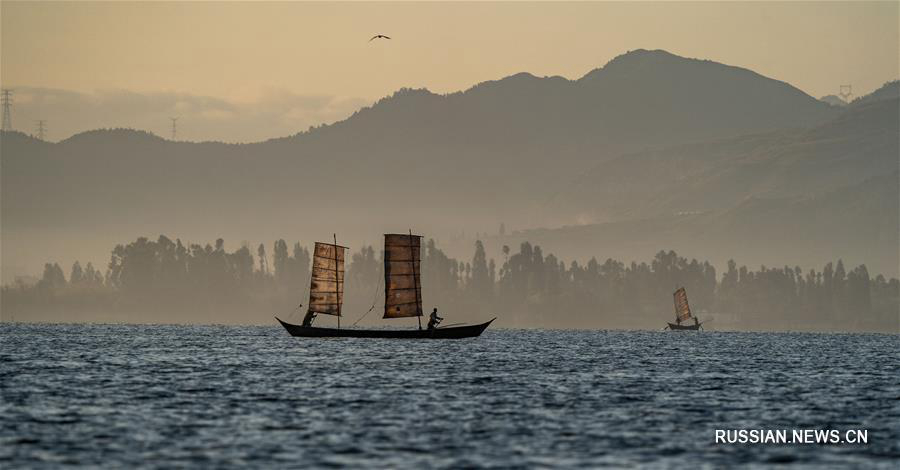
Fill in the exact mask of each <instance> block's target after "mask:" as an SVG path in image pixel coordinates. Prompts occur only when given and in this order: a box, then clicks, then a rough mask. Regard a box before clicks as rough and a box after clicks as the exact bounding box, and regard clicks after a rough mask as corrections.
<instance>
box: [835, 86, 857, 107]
mask: <svg viewBox="0 0 900 470" xmlns="http://www.w3.org/2000/svg"><path fill="white" fill-rule="evenodd" d="M838 96H840V97H841V99H842V100H844V101H846V102H848V103H849V102H850V97H851V96H853V85H841V91H840V92H838Z"/></svg>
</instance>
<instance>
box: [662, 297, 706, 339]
mask: <svg viewBox="0 0 900 470" xmlns="http://www.w3.org/2000/svg"><path fill="white" fill-rule="evenodd" d="M673 296H674V297H675V323H669V326H667V327H666V328H668V329H670V330H699V329H700V325H701V324H700V321H699V320H697V317H695V316H693V315H692V314H691V306H690V305H689V304H688V299H687V291H685V290H684V287H679V288H678V290H676V291H675V293H674V294H673ZM690 318H693V319H694V324H692V325H688V324H682V322H684V321H687V320H688V319H690Z"/></svg>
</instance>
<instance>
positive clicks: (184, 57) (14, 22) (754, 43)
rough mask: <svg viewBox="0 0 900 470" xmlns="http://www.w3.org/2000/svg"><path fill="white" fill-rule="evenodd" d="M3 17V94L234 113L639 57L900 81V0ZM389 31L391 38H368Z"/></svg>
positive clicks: (131, 11) (831, 88) (10, 8)
mask: <svg viewBox="0 0 900 470" xmlns="http://www.w3.org/2000/svg"><path fill="white" fill-rule="evenodd" d="M0 15H2V30H0V33H2V34H0V39H2V44H0V59H2V60H0V66H2V68H0V81H2V84H3V86H5V87H10V86H11V87H46V88H54V89H63V90H73V91H79V92H89V93H93V92H97V91H98V90H128V91H131V92H137V93H157V92H170V93H184V94H191V95H199V96H205V97H215V98H220V99H223V100H227V101H229V102H231V103H255V102H257V101H259V100H260V99H262V97H271V96H272V95H273V94H276V95H277V94H278V93H291V94H295V95H298V96H319V97H322V96H325V97H339V98H341V99H361V100H363V102H371V101H373V100H376V99H378V98H380V97H382V96H385V95H388V94H390V93H392V92H393V91H394V90H396V89H398V88H401V87H404V86H406V87H426V88H428V89H430V90H432V91H435V92H451V91H457V90H461V89H466V88H468V87H470V86H472V85H474V84H476V83H478V82H481V81H484V80H490V79H497V78H501V77H503V76H507V75H511V74H514V73H517V72H522V71H527V72H531V73H533V74H535V75H539V76H542V75H562V76H564V77H567V78H572V79H574V78H578V77H580V76H582V75H584V74H585V73H587V72H588V71H590V70H592V69H594V68H597V67H600V66H602V65H603V64H605V63H606V62H607V61H609V60H610V59H612V58H613V57H615V56H616V55H619V54H622V53H624V52H626V51H628V50H632V49H638V48H646V49H665V50H668V51H670V52H672V53H675V54H678V55H683V56H687V57H697V58H703V59H711V60H715V61H719V62H723V63H727V64H730V65H737V66H742V67H746V68H750V69H752V70H754V71H756V72H759V73H761V74H763V75H766V76H769V77H772V78H776V79H779V80H784V81H787V82H789V83H791V84H793V85H795V86H797V87H799V88H800V89H802V90H804V91H806V92H807V93H809V94H811V95H813V96H816V97H819V96H822V95H825V94H831V93H835V92H837V90H838V86H839V85H840V84H842V83H852V84H853V87H854V91H858V93H857V94H861V93H868V92H870V91H872V90H873V89H875V88H877V87H879V86H880V85H881V84H883V83H884V82H885V81H888V80H893V79H896V78H897V77H898V75H900V72H898V67H900V66H898V55H900V54H898V48H900V46H898V41H900V37H898V2H882V3H863V2H837V3H836V2H830V3H810V2H776V3H732V2H715V3H710V2H701V3H687V2H667V3H648V2H643V3H559V2H546V3H379V2H372V3H261V2H244V3H224V2H206V3H124V2H111V3H84V2H74V3H35V2H26V3H18V2H9V1H3V2H2V3H0ZM377 33H381V34H386V35H389V36H391V37H393V39H392V40H391V41H374V42H371V43H370V42H368V39H369V38H370V37H371V36H372V35H374V34H377ZM349 103H353V104H352V105H350V104H348V105H347V107H352V106H356V105H358V103H359V102H358V101H351V102H349ZM300 112H301V113H302V111H300ZM345 112H346V110H344V109H343V108H340V110H339V111H335V113H337V114H341V113H345ZM321 116H322V117H321V119H326V120H327V119H330V118H329V117H328V115H327V113H326V114H323V115H321ZM310 119H313V120H314V119H319V117H316V118H310Z"/></svg>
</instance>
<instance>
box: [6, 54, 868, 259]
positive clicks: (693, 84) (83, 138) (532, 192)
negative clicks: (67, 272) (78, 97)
mask: <svg viewBox="0 0 900 470" xmlns="http://www.w3.org/2000/svg"><path fill="white" fill-rule="evenodd" d="M840 112H841V110H840V109H837V108H835V107H833V106H830V105H828V104H826V103H823V102H821V101H819V100H817V99H815V98H813V97H811V96H808V95H806V94H805V93H803V92H801V91H800V90H798V89H796V88H794V87H792V86H791V85H789V84H786V83H784V82H780V81H777V80H773V79H770V78H766V77H763V76H761V75H759V74H757V73H754V72H752V71H750V70H746V69H742V68H739V67H731V66H727V65H723V64H718V63H715V62H711V61H703V60H696V59H687V58H683V57H678V56H675V55H672V54H669V53H667V52H664V51H646V50H638V51H633V52H629V53H627V54H624V55H622V56H619V57H617V58H615V59H614V60H612V61H610V62H609V63H608V64H607V65H605V66H604V67H602V68H599V69H596V70H594V71H591V72H590V73H588V74H586V75H585V76H584V77H582V78H581V79H578V80H567V79H564V78H560V77H546V78H539V77H535V76H532V75H529V74H524V73H523V74H517V75H513V76H510V77H506V78H504V79H501V80H497V81H491V82H485V83H482V84H479V85H477V86H475V87H473V88H471V89H469V90H466V91H464V92H459V93H452V94H448V95H436V94H433V93H430V92H428V91H427V90H401V91H399V92H397V93H395V94H394V95H392V96H390V97H387V98H384V99H382V100H381V101H379V102H378V103H376V104H375V105H373V106H372V107H369V108H364V109H362V110H360V111H359V112H357V113H355V114H354V115H353V116H351V117H350V118H348V119H347V120H345V121H342V122H338V123H336V124H333V125H329V126H321V127H317V128H314V129H310V130H309V131H307V132H303V133H299V134H297V135H294V136H291V137H286V138H281V139H274V140H270V141H266V142H260V143H254V144H244V145H226V144H221V143H190V142H171V141H167V140H164V139H160V138H158V137H155V136H153V135H150V134H147V133H144V132H139V131H129V130H99V131H92V132H87V133H83V134H79V135H76V136H73V137H72V138H70V139H67V140H65V141H62V142H59V143H55V144H50V143H44V142H38V141H36V140H34V139H31V138H27V137H25V136H22V135H19V134H4V135H3V138H2V141H0V151H2V172H0V176H2V214H3V216H2V217H3V224H2V225H3V228H2V230H3V241H4V243H3V250H4V253H3V254H4V268H5V269H6V267H7V266H10V265H31V264H35V262H36V261H42V260H44V259H46V258H48V257H50V258H58V257H61V256H62V255H61V253H82V254H75V255H77V256H80V257H82V258H84V257H85V255H84V254H83V253H86V252H93V251H91V250H93V249H94V248H93V247H94V246H96V248H97V251H99V250H101V249H102V250H104V251H105V250H106V249H107V248H108V246H110V245H111V244H112V243H114V242H119V241H121V240H122V239H123V238H125V239H128V238H133V237H134V236H137V235H143V234H148V233H151V234H152V233H160V232H166V233H178V234H183V235H184V236H186V237H187V236H190V237H193V238H196V239H210V238H214V237H216V236H224V237H225V238H226V239H227V240H232V241H233V242H238V241H240V240H258V239H271V238H272V237H275V236H295V237H297V238H304V239H306V238H321V237H323V236H327V235H330V234H331V233H332V232H334V231H337V232H339V233H344V234H348V235H345V237H348V238H350V240H349V241H350V242H353V241H363V240H365V241H369V240H372V239H373V238H375V237H377V235H378V234H379V233H381V232H382V231H383V230H397V229H398V227H400V229H404V228H407V227H410V226H412V227H414V228H416V229H417V230H419V231H422V232H430V233H457V232H459V231H460V230H468V231H469V232H470V233H471V232H473V231H476V230H480V231H484V230H495V229H496V227H497V225H498V222H499V220H504V221H505V222H506V223H507V224H508V225H509V226H515V227H539V226H553V225H559V224H564V223H574V222H575V221H576V220H577V219H576V218H575V216H576V215H577V214H572V213H570V212H569V211H563V212H559V213H557V212H555V211H544V212H541V211H540V210H541V208H542V207H543V204H544V203H545V202H546V201H547V200H548V199H549V198H550V197H551V196H552V195H554V194H558V193H560V191H561V190H562V189H564V188H566V187H567V186H569V185H570V183H571V182H572V181H573V179H575V178H576V177H577V175H579V174H582V173H584V172H586V171H589V170H590V169H591V168H596V167H597V166H598V165H600V164H603V163H605V162H609V161H613V159H615V158H616V157H618V156H620V155H622V154H623V153H629V152H639V151H646V150H647V149H655V148H660V147H664V146H672V145H677V144H686V143H689V142H697V141H706V140H714V139H723V138H727V137H733V136H739V135H746V134H753V133H760V132H765V131H772V130H775V129H780V128H804V127H809V126H815V125H819V124H822V123H824V122H826V121H828V120H831V119H833V118H835V116H837V115H838V114H839V113H840ZM867 145H868V144H867ZM648 171H655V170H653V169H650V168H648ZM739 177H740V176H736V178H739ZM744 177H746V178H749V175H745V176H744ZM775 183H776V182H773V183H772V184H775ZM685 197H689V198H690V197H693V198H694V200H696V199H700V200H702V199H703V198H702V197H695V196H685ZM597 204H599V206H598V208H599V209H598V208H594V207H589V208H588V209H589V210H591V211H594V212H597V211H598V210H600V209H602V210H606V209H605V208H604V207H605V206H607V205H608V201H597ZM650 205H651V206H658V205H659V204H656V205H654V204H650ZM662 206H665V204H662ZM628 210H630V209H628ZM620 212H623V209H621V208H616V209H615V210H614V211H611V212H610V213H620ZM624 212H627V210H624ZM112 236H115V237H116V238H115V239H112V238H111V237H112ZM102 256H105V254H103V255H102ZM92 258H95V256H92Z"/></svg>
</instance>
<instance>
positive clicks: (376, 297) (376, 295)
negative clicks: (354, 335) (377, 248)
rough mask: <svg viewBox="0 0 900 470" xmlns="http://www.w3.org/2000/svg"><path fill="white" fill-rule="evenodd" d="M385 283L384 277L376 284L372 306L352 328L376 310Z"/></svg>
mask: <svg viewBox="0 0 900 470" xmlns="http://www.w3.org/2000/svg"><path fill="white" fill-rule="evenodd" d="M381 256H382V258H383V257H384V252H382V254H381ZM383 283H384V277H383V276H382V277H379V278H378V282H376V283H375V293H374V294H372V306H371V307H369V310H366V313H364V314H363V315H362V316H361V317H359V318H358V319H357V320H356V321H355V322H353V324H352V325H350V326H351V327H354V326H356V324H357V323H359V322H360V321H361V320H362V319H363V318H366V315H368V314H369V312H371V311H372V310H375V304H376V302H378V293H379V292H381V284H383Z"/></svg>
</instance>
